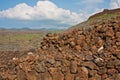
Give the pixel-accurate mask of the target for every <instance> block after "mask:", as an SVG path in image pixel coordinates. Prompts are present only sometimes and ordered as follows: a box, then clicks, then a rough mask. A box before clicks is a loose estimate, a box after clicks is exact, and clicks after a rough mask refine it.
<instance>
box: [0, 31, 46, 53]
mask: <svg viewBox="0 0 120 80" xmlns="http://www.w3.org/2000/svg"><path fill="white" fill-rule="evenodd" d="M46 33H47V31H42V30H0V51H6V50H8V51H11V50H15V51H17V50H20V51H21V50H28V49H34V48H37V47H39V46H38V45H39V43H40V40H41V39H42V38H43V36H44V35H45V34H46Z"/></svg>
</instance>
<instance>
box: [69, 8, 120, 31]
mask: <svg viewBox="0 0 120 80" xmlns="http://www.w3.org/2000/svg"><path fill="white" fill-rule="evenodd" d="M117 17H118V18H119V17H120V8H117V9H111V10H108V9H104V10H103V11H102V12H100V13H96V14H94V15H92V16H90V17H89V18H88V20H87V21H84V22H82V23H80V24H77V25H75V26H72V27H71V28H70V29H69V30H71V29H75V28H79V29H82V28H92V27H94V26H95V25H99V24H101V23H102V22H107V21H108V20H110V21H112V20H115V19H117Z"/></svg>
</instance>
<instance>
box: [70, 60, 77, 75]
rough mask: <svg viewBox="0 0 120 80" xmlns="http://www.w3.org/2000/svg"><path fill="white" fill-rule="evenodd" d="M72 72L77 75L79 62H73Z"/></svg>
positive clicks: (71, 65)
mask: <svg viewBox="0 0 120 80" xmlns="http://www.w3.org/2000/svg"><path fill="white" fill-rule="evenodd" d="M70 72H71V73H72V74H76V73H77V61H71V64H70Z"/></svg>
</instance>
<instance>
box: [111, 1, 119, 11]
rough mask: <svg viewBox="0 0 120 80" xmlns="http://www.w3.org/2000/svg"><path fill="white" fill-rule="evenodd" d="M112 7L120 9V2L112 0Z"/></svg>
mask: <svg viewBox="0 0 120 80" xmlns="http://www.w3.org/2000/svg"><path fill="white" fill-rule="evenodd" d="M110 6H111V8H112V9H115V8H120V0H111V2H110Z"/></svg>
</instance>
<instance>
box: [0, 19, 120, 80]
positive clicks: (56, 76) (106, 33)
mask: <svg viewBox="0 0 120 80" xmlns="http://www.w3.org/2000/svg"><path fill="white" fill-rule="evenodd" d="M41 45H42V46H41V48H40V49H36V50H35V51H34V52H29V53H27V54H26V55H23V56H22V57H20V58H18V57H14V58H13V59H12V60H10V61H9V62H8V63H7V65H2V64H0V80H120V22H119V21H108V22H103V23H101V24H100V25H95V26H94V28H93V29H91V28H89V29H87V30H84V29H83V30H80V29H76V30H73V31H69V32H66V33H63V34H51V33H49V34H47V35H46V37H45V38H44V39H43V41H42V42H41Z"/></svg>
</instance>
